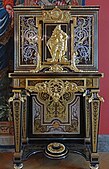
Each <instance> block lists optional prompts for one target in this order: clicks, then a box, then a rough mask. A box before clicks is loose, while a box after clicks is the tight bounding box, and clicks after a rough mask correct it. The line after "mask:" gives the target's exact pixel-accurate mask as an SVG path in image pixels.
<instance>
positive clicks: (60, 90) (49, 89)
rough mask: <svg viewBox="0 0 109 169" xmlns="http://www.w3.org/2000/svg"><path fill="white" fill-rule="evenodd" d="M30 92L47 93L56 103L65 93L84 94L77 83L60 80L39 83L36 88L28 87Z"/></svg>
mask: <svg viewBox="0 0 109 169" xmlns="http://www.w3.org/2000/svg"><path fill="white" fill-rule="evenodd" d="M27 90H29V91H30V92H38V93H42V92H44V93H47V94H48V95H49V96H50V97H52V99H53V101H54V102H58V101H59V99H60V97H62V96H63V95H64V94H65V93H68V92H69V93H75V92H78V91H81V92H83V91H84V89H83V88H81V87H79V86H77V85H76V84H75V83H71V82H69V81H63V80H59V79H51V80H50V81H45V82H42V83H37V84H36V85H35V86H31V87H27Z"/></svg>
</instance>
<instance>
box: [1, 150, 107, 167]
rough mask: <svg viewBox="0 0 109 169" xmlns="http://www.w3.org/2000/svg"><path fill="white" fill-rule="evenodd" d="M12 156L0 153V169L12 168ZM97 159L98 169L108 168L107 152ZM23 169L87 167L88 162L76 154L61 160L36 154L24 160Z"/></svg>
mask: <svg viewBox="0 0 109 169" xmlns="http://www.w3.org/2000/svg"><path fill="white" fill-rule="evenodd" d="M12 157H13V154H12V153H4V152H3V153H0V169H13V162H12ZM99 161H100V168H99V169H109V153H100V159H99ZM23 169H89V164H88V162H86V160H85V159H84V158H83V157H82V156H80V155H77V154H69V156H68V157H67V158H65V159H63V160H50V159H47V158H46V157H45V156H43V155H42V154H37V155H33V156H31V157H30V158H29V159H28V160H27V161H24V167H23Z"/></svg>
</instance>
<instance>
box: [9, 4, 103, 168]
mask: <svg viewBox="0 0 109 169" xmlns="http://www.w3.org/2000/svg"><path fill="white" fill-rule="evenodd" d="M98 11H99V7H72V6H63V7H62V6H60V7H57V6H56V7H53V6H49V7H15V8H14V15H15V16H14V17H15V20H14V37H15V41H14V43H15V46H14V49H15V52H14V72H13V73H10V74H9V77H10V78H12V79H13V93H14V95H13V97H11V98H10V102H11V101H12V105H13V117H14V130H15V153H14V168H22V167H23V165H22V162H23V160H24V159H27V158H28V157H29V156H30V155H32V154H34V153H38V152H42V153H44V154H45V155H46V156H47V157H49V158H51V159H61V158H65V157H66V156H67V154H68V153H69V152H72V153H73V152H76V153H80V154H81V155H83V156H84V157H85V158H86V160H88V161H90V168H98V167H99V165H98V164H99V161H98V153H97V142H98V129H99V113H100V103H101V101H103V98H102V97H100V96H99V94H98V93H99V90H100V89H99V81H100V78H101V77H102V74H101V73H99V72H98Z"/></svg>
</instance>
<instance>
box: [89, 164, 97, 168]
mask: <svg viewBox="0 0 109 169" xmlns="http://www.w3.org/2000/svg"><path fill="white" fill-rule="evenodd" d="M90 169H99V165H98V164H95V165H94V164H90Z"/></svg>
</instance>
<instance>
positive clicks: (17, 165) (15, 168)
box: [14, 163, 23, 169]
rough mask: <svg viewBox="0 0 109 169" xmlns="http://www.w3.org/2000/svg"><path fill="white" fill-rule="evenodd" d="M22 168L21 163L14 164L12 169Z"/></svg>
mask: <svg viewBox="0 0 109 169" xmlns="http://www.w3.org/2000/svg"><path fill="white" fill-rule="evenodd" d="M22 168H23V164H22V163H21V164H14V169H22Z"/></svg>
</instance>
